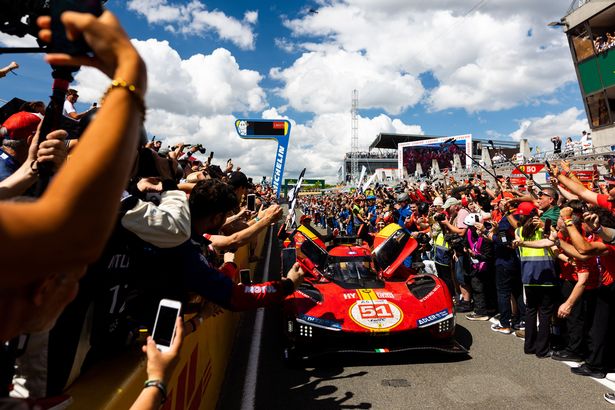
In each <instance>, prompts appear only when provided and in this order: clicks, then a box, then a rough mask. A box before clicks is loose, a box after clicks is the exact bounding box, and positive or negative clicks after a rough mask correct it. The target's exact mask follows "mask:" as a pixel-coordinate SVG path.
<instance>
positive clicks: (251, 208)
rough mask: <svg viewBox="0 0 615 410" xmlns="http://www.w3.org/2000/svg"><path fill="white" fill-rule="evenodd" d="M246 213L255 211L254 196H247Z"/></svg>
mask: <svg viewBox="0 0 615 410" xmlns="http://www.w3.org/2000/svg"><path fill="white" fill-rule="evenodd" d="M247 201H248V211H255V210H256V195H254V194H248V198H247Z"/></svg>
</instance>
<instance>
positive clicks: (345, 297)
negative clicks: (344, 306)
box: [344, 292, 359, 300]
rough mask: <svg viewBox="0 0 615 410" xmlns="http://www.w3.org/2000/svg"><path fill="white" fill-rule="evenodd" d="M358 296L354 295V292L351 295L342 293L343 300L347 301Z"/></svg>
mask: <svg viewBox="0 0 615 410" xmlns="http://www.w3.org/2000/svg"><path fill="white" fill-rule="evenodd" d="M358 298H359V295H357V294H356V292H352V293H344V299H346V300H348V299H358Z"/></svg>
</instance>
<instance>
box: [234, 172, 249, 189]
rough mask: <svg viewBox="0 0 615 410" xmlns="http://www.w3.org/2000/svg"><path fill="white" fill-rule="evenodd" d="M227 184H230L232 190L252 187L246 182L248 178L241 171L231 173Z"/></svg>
mask: <svg viewBox="0 0 615 410" xmlns="http://www.w3.org/2000/svg"><path fill="white" fill-rule="evenodd" d="M228 183H229V184H231V185H232V186H233V187H234V188H241V187H246V188H251V187H252V185H251V184H250V182H249V181H248V177H247V176H246V174H244V173H243V172H241V171H235V172H233V173H231V175H230V176H229V178H228Z"/></svg>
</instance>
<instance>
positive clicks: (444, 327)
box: [438, 317, 455, 333]
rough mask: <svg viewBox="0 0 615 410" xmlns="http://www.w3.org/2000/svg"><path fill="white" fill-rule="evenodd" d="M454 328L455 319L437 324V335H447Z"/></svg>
mask: <svg viewBox="0 0 615 410" xmlns="http://www.w3.org/2000/svg"><path fill="white" fill-rule="evenodd" d="M454 328H455V318H454V317H452V318H450V319H447V320H443V321H442V322H440V323H438V333H448V332H450V331H452V330H453V329H454Z"/></svg>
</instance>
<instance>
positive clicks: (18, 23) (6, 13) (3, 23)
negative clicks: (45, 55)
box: [0, 0, 106, 55]
mask: <svg viewBox="0 0 615 410" xmlns="http://www.w3.org/2000/svg"><path fill="white" fill-rule="evenodd" d="M105 1H106V0H102V1H101V0H83V1H77V0H21V1H8V0H0V10H2V15H1V16H0V31H2V32H4V33H6V34H9V35H14V36H18V37H24V36H25V35H27V34H30V35H32V36H34V37H37V36H38V30H39V29H38V26H37V24H36V20H37V18H38V17H40V16H51V30H52V33H53V35H52V38H53V41H52V44H51V45H49V46H48V47H46V48H45V47H41V48H40V51H53V52H60V53H67V54H71V55H79V54H86V53H88V52H89V51H90V48H89V46H88V45H87V43H86V42H85V40H83V39H78V40H76V41H70V40H68V38H67V37H66V29H65V28H64V25H63V24H62V22H61V21H60V15H61V14H62V13H63V12H65V11H67V10H73V11H78V12H81V13H90V14H93V15H95V16H100V15H101V14H102V12H103V8H102V4H103V3H104V2H105ZM42 44H43V43H41V42H39V45H42Z"/></svg>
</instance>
